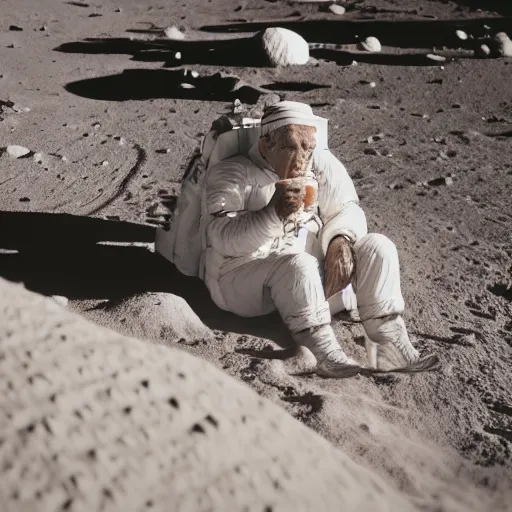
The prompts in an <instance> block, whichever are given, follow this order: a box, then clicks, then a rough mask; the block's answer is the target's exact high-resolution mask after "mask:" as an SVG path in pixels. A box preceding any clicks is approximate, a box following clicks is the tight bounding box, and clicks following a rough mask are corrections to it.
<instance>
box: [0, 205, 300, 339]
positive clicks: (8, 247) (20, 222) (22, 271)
mask: <svg viewBox="0 0 512 512" xmlns="http://www.w3.org/2000/svg"><path fill="white" fill-rule="evenodd" d="M155 230H156V228H154V227H152V226H147V225H143V224H135V223H130V222H123V221H114V220H106V219H102V218H94V217H80V216H75V215H69V214H62V213H42V212H7V211H1V212H0V276H1V277H3V278H5V279H8V280H10V281H14V282H22V283H24V285H25V286H26V288H27V289H29V290H32V291H34V292H37V293H40V294H42V295H46V296H51V295H62V296H65V297H67V298H68V299H70V300H82V301H85V300H90V301H94V300H113V301H117V300H122V299H123V298H126V297H130V296H133V295H135V294H138V293H145V292H165V293H169V294H173V295H177V296H180V297H182V298H183V299H184V300H186V301H187V303H188V304H189V305H190V307H191V308H192V309H193V310H194V312H195V313H196V314H197V315H198V317H199V318H200V319H201V320H202V321H203V323H204V324H205V325H207V326H208V327H209V328H210V329H218V330H221V331H227V332H235V333H240V334H249V335H252V336H257V337H265V338H267V339H272V340H274V341H275V342H276V343H278V344H280V345H281V346H288V345H287V343H290V341H291V340H290V339H289V336H287V334H286V329H285V327H284V325H283V324H282V322H281V319H280V318H279V316H278V315H277V314H272V315H268V316H265V317H258V318H242V317H238V316H236V315H233V314H231V313H227V312H225V311H222V310H221V309H219V308H218V307H217V306H216V305H215V304H214V303H213V301H212V300H211V298H210V295H209V292H208V290H207V288H206V286H205V285H204V283H203V282H202V281H201V280H200V279H197V278H192V277H187V276H184V275H183V274H181V273H180V272H178V270H177V269H176V267H175V266H174V265H172V264H171V263H169V262H168V261H167V260H166V259H164V258H163V257H162V256H160V255H159V254H155V253H154V252H152V247H151V246H150V245H149V244H152V243H153V241H154V238H155Z"/></svg>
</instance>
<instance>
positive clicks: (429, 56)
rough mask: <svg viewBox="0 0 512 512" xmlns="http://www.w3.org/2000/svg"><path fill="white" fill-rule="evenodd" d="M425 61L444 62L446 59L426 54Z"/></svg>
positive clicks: (433, 54)
mask: <svg viewBox="0 0 512 512" xmlns="http://www.w3.org/2000/svg"><path fill="white" fill-rule="evenodd" d="M427 59H430V60H434V61H436V62H446V57H443V56H442V55H436V54H435V53H429V54H427Z"/></svg>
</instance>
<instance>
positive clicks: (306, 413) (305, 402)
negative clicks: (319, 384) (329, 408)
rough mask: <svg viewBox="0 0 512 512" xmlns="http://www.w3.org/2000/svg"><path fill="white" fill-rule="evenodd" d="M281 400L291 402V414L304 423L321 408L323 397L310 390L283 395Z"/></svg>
mask: <svg viewBox="0 0 512 512" xmlns="http://www.w3.org/2000/svg"><path fill="white" fill-rule="evenodd" d="M282 400H283V401H284V402H287V403H289V404H292V414H293V416H294V417H295V418H297V419H298V420H300V421H302V422H304V423H306V422H307V421H309V420H310V419H311V418H312V417H313V416H314V415H315V414H317V413H319V412H320V411H321V410H322V408H323V405H324V401H325V398H324V397H323V396H321V395H317V394H315V393H312V392H311V391H307V392H306V393H303V394H298V395H292V396H283V397H282Z"/></svg>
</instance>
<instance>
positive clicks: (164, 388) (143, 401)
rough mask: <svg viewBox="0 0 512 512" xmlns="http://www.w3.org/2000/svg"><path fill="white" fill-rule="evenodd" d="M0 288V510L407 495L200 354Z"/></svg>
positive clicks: (310, 504)
mask: <svg viewBox="0 0 512 512" xmlns="http://www.w3.org/2000/svg"><path fill="white" fill-rule="evenodd" d="M0 294H1V295H0V296H1V297H2V299H1V302H0V385H1V390H2V394H1V398H0V468H1V470H0V471H1V475H0V503H1V504H2V507H1V509H2V512H8V511H21V510H37V511H38V512H46V511H53V510H68V511H73V510H77V511H78V510H79V511H88V512H89V511H98V510H102V511H103V510H105V511H108V510H111V511H120V510H123V511H139V510H149V509H150V510H165V511H170V510H187V511H191V510H194V511H200V510H218V511H228V510H248V511H249V510H250V511H253V510H254V511H258V512H261V511H270V510H272V511H274V512H276V511H279V510H325V511H327V510H332V511H334V510H336V511H339V510H343V511H356V510H357V511H365V510H367V511H384V510H386V511H391V510H400V511H405V510H411V509H412V508H413V507H412V506H411V505H410V504H409V503H408V502H406V501H405V500H404V499H403V498H402V497H401V496H400V495H399V494H398V493H397V492H396V491H394V490H393V489H392V488H391V487H390V486H389V485H388V484H387V483H386V482H384V481H383V480H382V479H381V478H379V477H377V476H375V475H374V474H373V473H372V472H370V471H369V470H367V469H364V468H362V467H361V466H359V465H357V464H356V463H355V462H353V461H352V460H351V459H349V458H348V457H347V456H345V455H344V454H343V453H341V452H340V451H338V450H336V449H335V448H334V447H333V446H332V445H330V444H329V443H328V442H327V441H326V440H324V439H323V438H322V437H320V436H319V435H317V434H315V433H314V432H313V431H312V430H310V429H308V428H307V427H305V426H304V425H302V424H301V423H299V422H298V421H296V420H294V419H293V418H292V417H291V416H289V415H288V414H287V413H286V412H285V411H284V410H282V409H280V408H279V407H278V406H276V405H274V404H272V403H271V402H269V401H267V400H265V399H262V398H260V397H259V396H258V395H257V394H256V393H255V392H253V391H252V390H250V389H249V388H248V387H246V386H245V385H243V384H241V383H239V382H237V381H235V380H234V379H232V378H230V377H228V376H227V375H226V374H224V373H222V372H221V371H220V370H218V369H216V368H215V367H213V366H212V365H210V364H209V363H206V362H205V361H203V360H200V359H197V358H194V357H193V356H191V355H189V354H187V353H184V352H182V351H179V350H175V349H172V348H167V347H161V346H155V345H151V344H148V343H143V342H141V341H139V340H136V339H131V338H126V337H123V336H121V335H119V334H115V333H113V332H112V331H109V330H107V329H104V328H102V327H99V326H96V325H94V324H92V323H90V322H88V321H86V320H84V319H83V318H81V317H79V316H78V315H75V314H73V313H70V312H69V311H66V310H65V309H63V308H62V307H60V306H59V305H58V304H56V303H55V302H54V301H52V300H51V299H45V298H43V297H41V296H38V295H36V294H34V293H31V292H28V291H26V290H25V289H24V288H22V287H21V286H18V285H13V284H10V283H8V282H6V281H4V280H0Z"/></svg>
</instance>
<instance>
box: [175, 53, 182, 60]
mask: <svg viewBox="0 0 512 512" xmlns="http://www.w3.org/2000/svg"><path fill="white" fill-rule="evenodd" d="M174 58H175V59H177V60H180V59H181V52H176V53H175V54H174Z"/></svg>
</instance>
